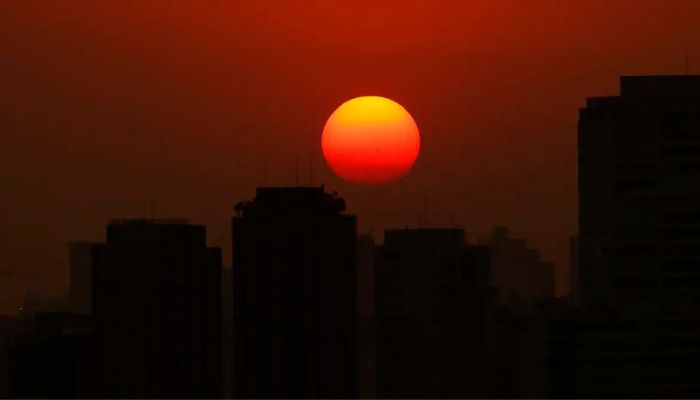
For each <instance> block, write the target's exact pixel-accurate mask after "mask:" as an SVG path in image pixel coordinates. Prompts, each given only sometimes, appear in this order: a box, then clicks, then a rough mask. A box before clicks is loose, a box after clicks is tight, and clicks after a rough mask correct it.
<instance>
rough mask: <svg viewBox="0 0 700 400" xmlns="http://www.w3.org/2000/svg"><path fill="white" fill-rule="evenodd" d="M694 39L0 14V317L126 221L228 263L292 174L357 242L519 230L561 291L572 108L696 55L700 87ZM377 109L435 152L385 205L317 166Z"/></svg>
mask: <svg viewBox="0 0 700 400" xmlns="http://www.w3.org/2000/svg"><path fill="white" fill-rule="evenodd" d="M699 23H700V2H696V1H693V0H675V1H674V0H663V1H662V0H659V1H644V0H626V1H623V0H617V1H609V0H586V1H578V0H571V1H560V0H532V1H527V2H524V1H520V0H508V1H506V0H504V1H493V0H488V1H487V0H473V1H467V0H453V1H421V2H418V1H412V2H411V1H406V0H396V1H381V0H372V1H364V0H363V1H356V0H355V1H309V0H307V1H248V2H236V1H221V2H205V1H198V2H193V1H180V2H177V1H143V0H141V1H134V2H128V1H112V2H107V1H65V2H63V1H61V2H58V1H48V0H47V1H6V2H2V4H0V90H1V91H0V184H2V188H3V191H2V196H0V210H2V214H1V215H2V220H1V221H2V223H1V224H0V292H2V293H3V296H0V312H9V311H11V310H12V309H14V308H15V307H16V306H17V305H18V304H19V301H20V299H21V298H22V296H23V294H24V292H25V291H26V290H28V289H31V290H34V291H36V292H38V293H42V294H45V293H58V292H60V291H61V290H63V288H64V286H65V284H66V269H67V260H66V258H67V257H66V255H67V254H66V253H67V251H66V247H65V243H66V242H67V241H68V240H99V239H103V235H104V233H103V232H104V225H105V223H106V222H107V219H108V218H111V217H138V216H156V217H171V216H184V217H189V218H191V220H192V221H194V222H199V223H204V224H207V225H208V227H209V237H210V242H211V244H215V245H216V244H221V243H222V241H223V246H224V249H225V253H226V254H227V258H228V257H229V256H230V254H229V253H230V243H229V234H228V232H229V229H230V228H229V218H230V216H231V214H232V208H233V205H234V204H235V203H236V202H237V201H239V200H240V199H242V198H245V197H250V196H252V195H253V193H254V188H255V186H256V185H258V184H260V183H262V182H263V181H264V180H265V179H266V178H265V176H266V175H267V183H269V184H293V183H294V180H295V172H294V171H295V168H294V160H295V157H296V156H297V155H298V156H299V157H300V159H301V160H302V162H303V163H304V164H306V163H307V162H308V160H309V159H311V160H313V165H314V180H315V182H316V183H320V182H325V183H326V186H327V187H329V188H330V189H332V190H337V191H338V192H339V193H340V194H341V195H342V196H343V197H345V198H346V199H347V200H348V205H349V209H350V211H351V212H354V213H356V214H358V215H359V216H360V230H361V232H366V231H368V230H370V229H372V228H373V229H374V231H375V233H377V232H381V230H382V229H383V228H384V227H386V226H389V227H391V226H393V227H400V226H405V225H409V226H416V225H417V224H418V223H419V222H420V221H421V220H422V218H421V217H420V216H419V215H418V213H419V212H421V211H422V210H423V209H424V204H427V208H428V211H429V214H430V216H429V218H428V224H429V225H431V226H437V225H448V224H449V223H450V221H451V220H452V221H456V222H458V223H459V224H460V225H462V226H464V227H465V229H466V230H467V232H468V236H469V237H470V238H472V239H474V238H476V237H477V236H480V235H484V234H486V233H488V232H489V231H490V229H491V226H493V225H496V224H507V225H510V226H511V227H512V230H513V231H514V232H515V234H517V235H519V236H524V237H526V238H527V239H528V240H529V241H530V242H531V243H533V244H534V245H536V246H537V247H539V248H541V249H542V251H543V253H544V255H545V257H546V258H547V259H550V260H554V261H556V262H557V263H558V264H559V265H558V267H559V269H560V270H561V272H562V274H560V282H559V286H560V291H564V290H565V289H566V285H565V279H566V276H565V274H564V273H563V272H564V270H565V269H566V268H567V267H568V265H567V242H568V236H569V235H571V234H572V233H574V232H575V231H576V181H575V179H576V172H575V168H576V162H575V160H576V155H575V150H576V148H575V145H576V137H575V133H576V131H575V124H576V119H577V108H578V107H580V106H582V105H583V103H584V101H585V98H586V97H587V96H596V95H611V94H616V93H617V79H618V76H619V75H622V74H665V73H683V72H684V71H685V69H686V67H685V54H686V53H687V54H688V55H689V56H690V70H691V72H700V29H699V28H698V26H700V25H699ZM372 94H373V95H382V96H386V97H389V98H392V99H394V100H396V101H398V102H399V103H401V104H402V105H404V106H405V107H406V108H407V109H408V110H409V111H410V112H411V113H412V114H413V116H414V118H415V119H416V121H417V123H418V125H419V127H420V129H421V134H422V143H421V155H420V156H419V158H418V161H417V164H416V166H415V169H414V170H413V171H412V172H411V173H410V174H409V175H408V176H407V177H406V178H405V179H403V180H401V181H400V182H398V183H395V184H392V185H389V186H386V187H381V188H364V187H358V186H353V185H350V184H346V183H343V182H341V181H339V180H338V179H337V178H335V177H334V176H333V175H332V173H331V172H330V170H329V169H328V167H327V166H326V165H325V162H324V161H323V158H322V154H321V149H320V137H321V129H322V127H323V124H324V122H325V119H326V118H327V117H328V115H329V114H330V113H331V112H332V111H333V110H334V109H335V107H337V106H338V105H339V104H340V103H342V102H343V101H345V100H347V99H348V98H351V97H354V96H360V95H372ZM266 164H267V166H268V168H267V170H268V173H267V174H265V172H264V171H265V167H264V166H265V165H266ZM304 169H305V168H304ZM6 293H7V295H6Z"/></svg>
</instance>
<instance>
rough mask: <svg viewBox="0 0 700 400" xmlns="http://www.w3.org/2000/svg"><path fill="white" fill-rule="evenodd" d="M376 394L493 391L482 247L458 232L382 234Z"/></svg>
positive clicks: (488, 289) (469, 394)
mask: <svg viewBox="0 0 700 400" xmlns="http://www.w3.org/2000/svg"><path fill="white" fill-rule="evenodd" d="M375 285H376V286H375V291H376V304H377V309H376V313H377V323H376V331H377V361H376V363H377V367H376V370H377V377H376V387H377V397H379V398H397V397H398V398H416V397H420V398H446V397H447V398H464V397H485V396H487V395H488V394H489V393H491V389H492V388H491V387H490V383H491V382H490V380H489V378H490V371H491V370H492V365H491V364H490V362H489V360H490V359H491V357H490V356H489V345H488V343H489V340H488V339H489V338H488V337H487V334H486V333H487V330H488V328H487V327H488V325H489V310H490V305H491V302H492V296H493V294H492V290H491V287H490V285H489V261H488V249H487V248H486V247H485V246H474V245H469V244H467V243H466V242H465V237H464V231H463V230H462V229H403V230H389V231H386V232H385V239H384V244H383V245H382V246H380V248H379V249H378V250H377V254H376V281H375Z"/></svg>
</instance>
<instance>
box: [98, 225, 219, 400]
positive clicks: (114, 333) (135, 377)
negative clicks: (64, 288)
mask: <svg viewBox="0 0 700 400" xmlns="http://www.w3.org/2000/svg"><path fill="white" fill-rule="evenodd" d="M92 309H93V320H94V332H95V345H96V355H97V362H98V364H97V373H98V378H97V389H98V393H97V395H98V396H99V397H123V398H133V397H145V398H151V397H159V398H163V397H166V398H167V397H171V398H173V397H192V398H193V397H220V396H221V250H220V249H219V248H210V247H207V244H206V230H205V227H204V226H199V225H190V224H188V223H187V222H186V221H182V220H158V221H156V220H124V221H112V222H110V223H109V225H108V226H107V241H106V243H105V244H103V245H99V246H96V247H95V249H94V251H93V307H92Z"/></svg>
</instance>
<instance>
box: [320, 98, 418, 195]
mask: <svg viewBox="0 0 700 400" xmlns="http://www.w3.org/2000/svg"><path fill="white" fill-rule="evenodd" d="M321 147H322V148H323V155H324V156H325V157H326V161H327V162H328V165H329V166H330V167H331V169H332V170H333V172H335V173H336V175H338V176H339V177H341V178H343V179H345V180H347V181H350V182H354V183H360V184H366V185H381V184H384V183H389V182H392V181H395V180H397V179H399V178H401V177H402V176H404V175H406V174H407V173H408V171H410V170H411V167H413V163H414V162H415V161H416V158H417V157H418V151H419V150H420V134H419V133H418V126H417V125H416V122H415V121H414V120H413V117H411V114H409V113H408V111H406V109H405V108H403V107H402V106H401V105H400V104H399V103H397V102H395V101H393V100H390V99H387V98H385V97H379V96H363V97H356V98H354V99H351V100H348V101H346V102H345V103H343V104H342V105H341V106H340V107H338V109H336V110H335V111H334V112H333V114H331V116H330V117H329V118H328V121H326V125H325V126H324V127H323V136H322V138H321Z"/></svg>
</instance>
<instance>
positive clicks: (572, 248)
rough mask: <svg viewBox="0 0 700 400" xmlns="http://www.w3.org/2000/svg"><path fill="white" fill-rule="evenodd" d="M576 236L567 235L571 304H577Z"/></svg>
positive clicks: (578, 269) (577, 268)
mask: <svg viewBox="0 0 700 400" xmlns="http://www.w3.org/2000/svg"><path fill="white" fill-rule="evenodd" d="M578 244H579V241H578V236H571V237H569V299H570V300H571V304H572V305H578V304H579V290H580V285H579V278H580V274H581V272H580V268H579V263H578V259H579V255H578V253H579V251H578Z"/></svg>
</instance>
